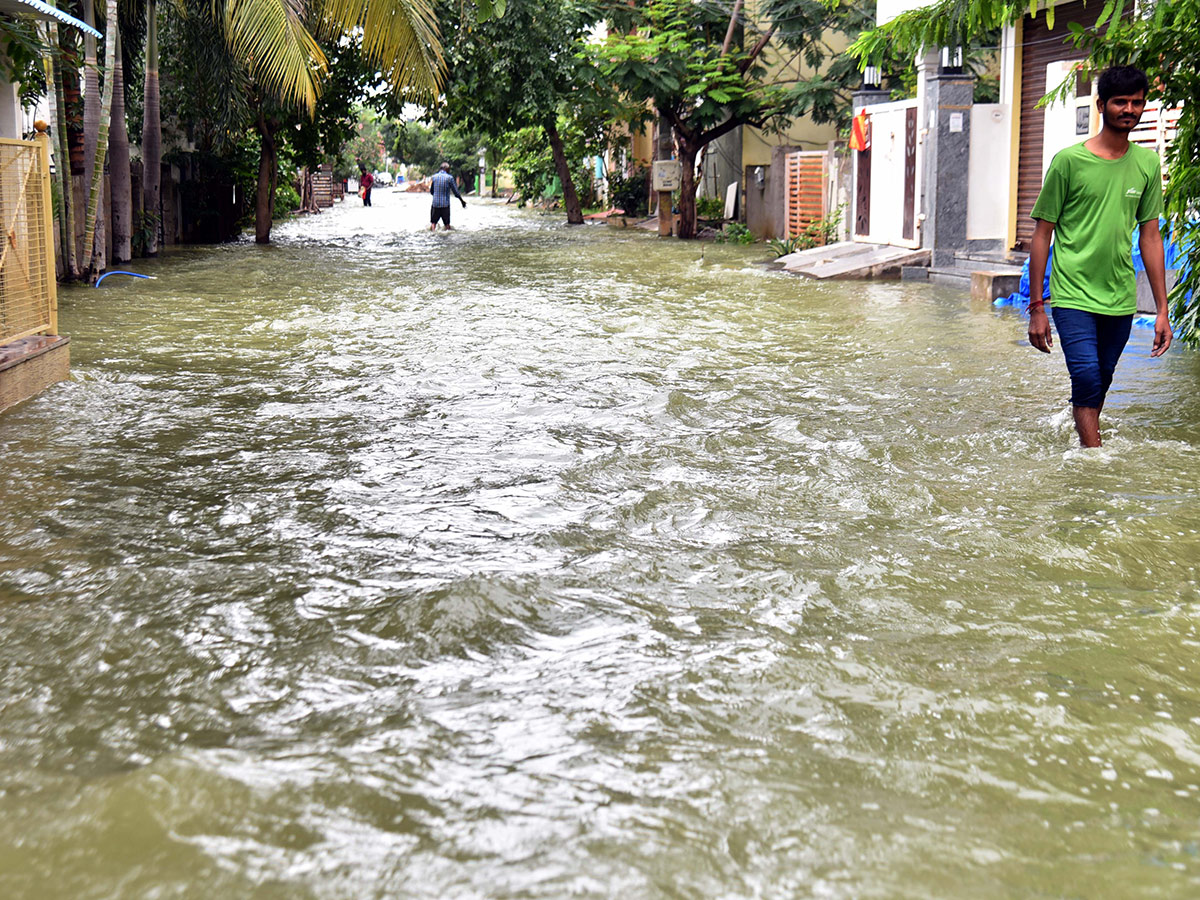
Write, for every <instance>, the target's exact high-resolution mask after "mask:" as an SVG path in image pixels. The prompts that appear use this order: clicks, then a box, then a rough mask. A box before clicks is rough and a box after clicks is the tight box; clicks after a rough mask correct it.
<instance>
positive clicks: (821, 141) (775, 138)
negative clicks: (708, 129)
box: [742, 0, 847, 172]
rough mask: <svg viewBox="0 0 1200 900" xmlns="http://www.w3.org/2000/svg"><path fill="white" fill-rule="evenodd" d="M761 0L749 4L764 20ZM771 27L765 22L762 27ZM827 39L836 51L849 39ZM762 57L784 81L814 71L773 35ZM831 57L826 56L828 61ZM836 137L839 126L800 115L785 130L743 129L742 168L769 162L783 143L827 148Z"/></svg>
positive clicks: (770, 70)
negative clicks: (773, 153)
mask: <svg viewBox="0 0 1200 900" xmlns="http://www.w3.org/2000/svg"><path fill="white" fill-rule="evenodd" d="M760 5H761V4H760V2H759V0H750V2H749V3H747V4H746V8H747V10H748V15H750V16H752V17H754V18H755V20H756V21H758V22H762V21H763V17H762V16H760V15H758V9H759V7H760ZM767 27H769V26H768V25H764V26H763V28H764V30H765V28H767ZM752 34H754V32H753V29H747V38H746V43H747V45H750V46H753V44H752V41H753V40H754V39H755V38H756V37H757V35H754V37H751V35H752ZM826 41H827V42H828V43H829V45H830V46H831V47H833V49H834V50H836V51H841V50H843V49H845V47H846V46H847V41H846V38H845V36H844V35H841V34H837V35H829V36H828V37H827V38H826ZM763 60H764V62H765V63H766V65H767V71H768V79H770V78H772V77H775V78H778V79H779V80H781V81H790V80H792V79H794V78H796V76H797V75H798V74H799V75H809V74H812V70H811V69H809V68H808V67H807V66H805V65H803V63H802V62H801V61H800V60H799V59H797V58H796V55H795V54H794V53H793V52H792V51H790V50H788V49H787V48H786V47H784V46H783V45H782V44H779V43H776V41H775V39H774V38H772V40H771V43H770V44H768V45H767V47H766V49H765V50H764V51H763ZM830 61H831V60H829V59H827V60H826V65H828V63H829V62H830ZM836 139H837V127H836V126H834V125H817V124H816V123H814V122H813V121H812V120H811V119H809V118H808V117H807V116H805V117H804V118H801V119H796V120H795V121H794V122H793V123H792V127H791V128H789V129H788V130H787V131H785V132H782V133H773V134H768V133H765V132H763V131H762V130H761V129H758V128H749V127H747V128H744V129H742V171H743V172H745V170H746V167H747V166H767V165H770V164H771V148H772V147H778V146H781V145H785V144H786V145H794V146H800V147H802V148H803V149H805V150H824V149H825V146H826V144H828V143H829V142H830V141H832V140H836Z"/></svg>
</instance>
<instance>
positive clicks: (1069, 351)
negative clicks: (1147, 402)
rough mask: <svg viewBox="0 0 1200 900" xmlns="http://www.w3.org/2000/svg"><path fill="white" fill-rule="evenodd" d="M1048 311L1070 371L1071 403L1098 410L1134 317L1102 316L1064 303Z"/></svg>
mask: <svg viewBox="0 0 1200 900" xmlns="http://www.w3.org/2000/svg"><path fill="white" fill-rule="evenodd" d="M1051 313H1053V315H1054V327H1055V329H1056V330H1057V331H1058V343H1059V345H1060V346H1061V347H1062V352H1063V356H1065V357H1066V358H1067V371H1068V372H1069V373H1070V374H1071V405H1072V406H1086V407H1090V408H1092V409H1099V408H1100V407H1101V406H1103V405H1104V397H1105V395H1106V394H1107V393H1108V386H1109V385H1110V384H1112V378H1113V371H1114V370H1115V369H1116V368H1117V360H1119V359H1120V358H1121V351H1123V350H1124V349H1125V343H1126V342H1127V341H1128V340H1129V329H1130V327H1131V326H1132V325H1133V316H1132V315H1128V316H1104V315H1100V314H1099V313H1092V312H1084V311H1083V310H1082V309H1068V308H1067V307H1065V306H1055V307H1053V308H1052V309H1051Z"/></svg>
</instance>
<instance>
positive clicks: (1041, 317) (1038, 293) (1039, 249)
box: [1029, 219, 1054, 353]
mask: <svg viewBox="0 0 1200 900" xmlns="http://www.w3.org/2000/svg"><path fill="white" fill-rule="evenodd" d="M1053 235H1054V223H1053V222H1047V221H1046V220H1045V219H1038V220H1037V226H1036V227H1035V228H1034V229H1033V242H1032V245H1031V247H1030V252H1029V343H1031V344H1032V345H1033V346H1034V347H1036V348H1037V349H1038V350H1041V351H1042V352H1043V353H1049V352H1050V348H1051V347H1053V346H1054V337H1053V336H1052V335H1051V334H1050V320H1049V319H1048V318H1047V317H1046V306H1045V303H1044V302H1043V300H1042V285H1043V284H1044V283H1045V279H1046V262H1047V260H1049V258H1050V238H1051V237H1052V236H1053Z"/></svg>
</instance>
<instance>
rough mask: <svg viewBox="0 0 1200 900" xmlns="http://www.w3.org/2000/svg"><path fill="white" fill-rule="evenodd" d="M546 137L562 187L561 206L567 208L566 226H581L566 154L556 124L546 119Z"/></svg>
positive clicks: (580, 217)
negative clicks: (548, 140)
mask: <svg viewBox="0 0 1200 900" xmlns="http://www.w3.org/2000/svg"><path fill="white" fill-rule="evenodd" d="M543 127H544V128H545V129H546V137H548V138H549V139H550V151H551V152H552V153H553V154H554V168H555V170H557V172H558V178H559V180H560V181H561V182H562V186H563V205H564V206H566V208H567V224H568V225H582V224H583V210H582V209H580V207H579V195H578V194H577V193H575V182H574V181H573V180H572V179H571V165H570V163H568V162H567V154H566V152H565V151H564V150H563V142H562V135H560V134H559V133H558V123H557V122H556V121H555V120H554V119H553V118H550V119H547V120H546V124H545V125H544V126H543Z"/></svg>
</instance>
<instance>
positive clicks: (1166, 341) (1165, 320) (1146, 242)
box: [1138, 219, 1171, 356]
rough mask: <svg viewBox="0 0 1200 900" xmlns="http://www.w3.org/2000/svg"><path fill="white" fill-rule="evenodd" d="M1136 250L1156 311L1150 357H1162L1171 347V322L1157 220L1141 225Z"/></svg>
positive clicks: (1160, 234) (1165, 270) (1165, 268)
mask: <svg viewBox="0 0 1200 900" xmlns="http://www.w3.org/2000/svg"><path fill="white" fill-rule="evenodd" d="M1138 249H1139V250H1141V252H1142V263H1143V264H1144V265H1145V266H1146V277H1147V278H1149V279H1150V291H1151V293H1153V294H1154V306H1155V309H1156V310H1157V313H1156V315H1155V318H1154V348H1153V349H1152V350H1151V351H1150V355H1151V356H1162V355H1163V354H1164V353H1166V352H1167V348H1168V347H1170V346H1171V320H1170V318H1169V316H1168V315H1167V267H1166V264H1165V262H1164V254H1163V242H1162V232H1161V231H1159V228H1158V219H1153V220H1151V221H1149V222H1143V223H1142V230H1141V234H1140V235H1139V236H1138Z"/></svg>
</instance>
